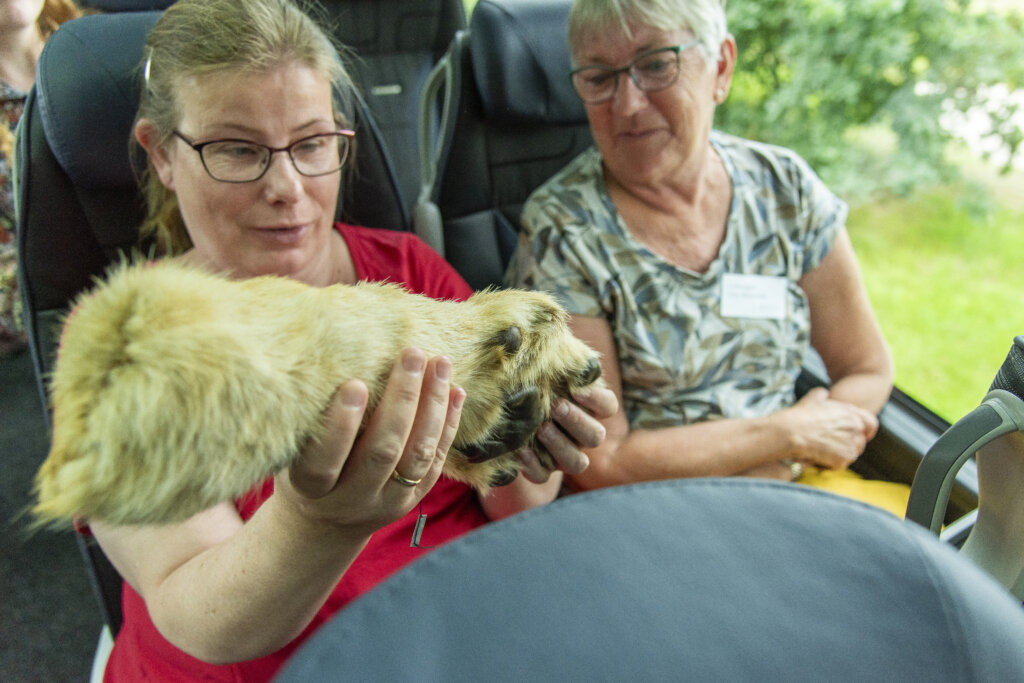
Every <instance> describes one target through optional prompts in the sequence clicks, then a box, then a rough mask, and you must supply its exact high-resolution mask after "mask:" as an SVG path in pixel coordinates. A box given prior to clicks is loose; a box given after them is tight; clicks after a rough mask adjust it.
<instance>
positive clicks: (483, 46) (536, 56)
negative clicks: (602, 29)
mask: <svg viewBox="0 0 1024 683" xmlns="http://www.w3.org/2000/svg"><path fill="white" fill-rule="evenodd" d="M570 4H571V2H570V0H550V1H546V2H537V1H536V0H532V1H531V0H500V1H497V0H493V1H492V0H481V2H479V3H478V4H477V5H476V7H475V8H474V10H473V14H472V16H471V18H470V26H469V29H468V31H465V32H462V33H460V34H459V35H458V36H457V37H456V39H455V40H454V41H453V43H452V46H451V48H450V49H449V52H448V53H447V55H446V56H445V60H446V64H445V65H444V66H446V67H447V70H445V69H443V68H439V69H438V70H437V71H436V72H435V73H436V77H437V78H439V79H443V80H444V82H443V84H441V85H440V86H439V88H438V90H439V92H440V96H441V98H442V99H443V98H444V97H449V98H451V99H450V111H451V116H450V118H449V120H448V121H447V122H446V125H445V126H444V127H443V128H442V131H441V137H440V140H439V141H438V143H437V145H438V146H437V149H436V154H434V155H433V157H434V160H435V162H436V167H435V168H434V169H433V175H434V178H436V180H435V181H434V182H433V183H432V184H431V185H430V186H428V187H427V188H425V190H424V191H423V192H422V193H421V199H424V200H426V201H429V202H431V203H433V204H434V205H436V207H437V208H438V209H439V211H440V217H441V222H442V226H441V232H442V233H443V245H444V253H445V257H446V258H447V259H448V261H449V262H450V263H451V264H452V265H454V266H455V268H456V269H457V270H458V271H459V272H460V273H461V274H462V276H463V277H464V278H466V280H467V281H468V282H469V284H470V285H472V286H473V287H474V288H476V289H481V288H483V287H486V286H489V285H500V284H501V281H502V277H503V275H504V270H505V266H506V264H507V263H508V260H509V258H510V257H511V255H512V252H513V250H514V249H515V245H516V241H517V239H518V225H519V214H520V212H521V210H522V205H523V202H524V201H525V200H526V198H527V197H528V196H529V194H530V193H531V192H532V191H533V190H534V189H536V188H537V187H538V186H539V185H541V184H542V183H543V182H544V181H545V180H547V179H548V178H549V177H551V176H552V175H554V174H555V172H556V171H558V170H559V169H561V168H562V167H563V166H564V165H565V164H567V163H568V162H569V161H570V160H572V159H573V158H574V157H575V156H576V155H577V154H579V153H580V152H581V151H583V150H584V149H586V148H587V147H589V146H590V144H591V136H590V128H589V126H588V125H587V119H586V114H585V112H584V109H583V105H582V103H581V102H580V101H579V99H578V98H577V97H576V95H575V93H574V92H573V89H572V84H571V82H570V80H569V76H568V73H569V68H570V61H569V48H568V43H567V35H566V34H567V30H568V15H569V6H570ZM422 120H423V119H422V117H421V121H422ZM432 163H434V162H432ZM417 230H418V231H419V229H417Z"/></svg>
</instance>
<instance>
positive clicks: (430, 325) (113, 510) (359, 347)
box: [33, 261, 601, 524]
mask: <svg viewBox="0 0 1024 683" xmlns="http://www.w3.org/2000/svg"><path fill="white" fill-rule="evenodd" d="M407 346H416V347H419V348H421V349H423V350H424V351H425V352H426V353H428V354H430V355H438V354H444V355H447V356H448V357H450V358H451V359H452V365H453V371H454V374H453V381H454V382H455V383H456V384H459V385H461V386H462V387H463V388H464V389H465V390H466V394H467V396H466V401H465V404H464V407H463V410H462V420H461V423H460V426H459V431H458V434H457V436H456V439H455V444H454V447H453V448H452V449H451V451H450V452H449V455H448V459H447V461H446V462H445V473H446V474H447V475H449V476H450V477H452V478H454V479H458V480H461V481H465V482H467V483H469V484H471V485H473V486H475V487H477V488H481V489H482V488H486V487H488V486H491V485H495V484H501V483H508V482H509V481H511V480H512V479H514V478H515V476H516V474H517V472H518V465H517V460H516V459H515V456H514V455H512V452H513V451H515V450H517V449H518V448H520V447H522V446H527V445H530V446H532V447H533V448H534V449H535V450H536V451H537V452H538V454H540V455H541V457H542V459H546V460H547V463H546V464H548V465H549V466H551V465H553V463H552V462H551V459H550V456H549V455H547V454H546V452H545V451H544V450H543V449H542V448H541V447H540V446H539V444H537V443H535V441H534V438H535V435H536V431H537V429H538V427H539V426H540V424H541V423H542V422H544V421H545V420H547V419H548V417H549V416H550V411H551V406H552V403H553V402H554V400H555V399H556V398H557V397H558V396H566V397H568V396H571V395H572V394H573V393H574V392H577V391H579V390H582V389H584V388H587V387H589V386H591V385H593V384H594V383H596V382H599V381H600V380H599V375H600V372H601V371H600V364H599V361H598V356H597V354H596V353H595V352H594V351H593V350H591V349H590V348H589V347H587V346H586V345H585V344H584V343H583V342H581V341H579V340H578V339H576V338H575V337H573V336H572V334H571V333H570V332H569V329H568V327H567V325H566V314H565V312H564V311H563V310H562V309H561V308H560V307H559V306H558V305H557V304H556V303H555V302H554V301H553V300H552V299H551V298H550V297H548V296H547V295H544V294H541V293H537V292H525V291H518V290H506V291H485V292H479V293H476V294H474V295H473V296H472V297H471V298H470V299H469V300H468V301H466V302H462V303H457V302H451V301H437V300H434V299H430V298H427V297H425V296H420V295H415V294H409V293H408V292H406V291H405V290H404V289H402V288H401V287H400V286H398V285H389V284H375V283H360V284H358V285H355V286H346V285H335V286H332V287H326V288H315V287H308V286H306V285H303V284H301V283H299V282H296V281H294V280H290V279H287V278H280V277H260V278H253V279H249V280H229V279H226V278H223V277H219V276H216V275H211V274H208V273H205V272H203V271H200V270H197V269H195V268H191V267H187V266H184V265H180V264H177V263H174V262H170V261H165V262H160V263H155V264H142V265H130V266H129V265H122V266H120V267H118V268H116V269H115V270H113V271H112V273H111V274H110V275H109V277H108V278H107V280H106V281H105V282H104V283H102V284H100V286H98V287H97V288H96V289H95V290H94V291H92V292H90V293H89V294H87V295H85V296H83V297H82V298H81V299H80V300H79V301H78V302H77V305H76V306H75V307H74V310H73V312H72V313H71V315H70V316H69V317H68V319H67V322H66V324H65V327H64V331H63V335H62V337H61V348H60V351H59V353H58V359H57V364H56V368H55V370H54V373H53V377H52V380H51V387H50V390H51V401H52V406H53V440H52V447H51V449H50V453H49V455H48V457H47V459H46V461H45V462H44V463H43V465H42V467H41V468H40V470H39V473H38V474H37V475H36V496H37V504H36V506H35V508H34V510H33V511H34V513H35V515H36V517H37V519H39V520H40V521H41V522H42V523H61V522H66V521H69V520H70V519H72V518H73V517H75V516H79V517H82V518H85V519H89V518H96V519H102V520H105V521H107V522H110V523H114V524H158V523H167V522H174V521H181V520H184V519H187V518H188V517H190V516H192V515H193V514H195V513H197V512H200V511H201V510H205V509H207V508H209V507H211V506H213V505H215V504H217V503H221V502H225V501H232V500H235V499H237V498H238V497H240V496H241V495H243V494H244V493H246V492H247V491H248V490H249V489H251V488H252V487H253V486H254V485H255V484H256V483H258V482H260V481H262V480H263V479H265V478H266V477H268V476H270V475H272V474H274V473H275V472H278V471H280V470H282V469H284V468H286V467H288V466H289V465H290V464H291V463H292V462H293V461H294V460H295V458H296V457H297V456H298V454H299V452H300V450H301V448H302V446H303V444H304V443H305V442H306V440H307V439H309V438H315V437H316V436H317V435H318V434H319V432H320V429H321V421H322V418H323V412H324V410H325V409H326V407H327V405H328V404H329V402H330V399H331V397H332V396H333V394H334V392H335V391H336V389H337V387H338V386H339V385H340V384H341V383H343V382H344V381H346V380H348V379H352V378H358V379H361V380H363V381H364V382H366V384H367V386H368V387H369V388H370V406H369V408H368V409H367V413H368V414H369V413H370V412H371V411H372V408H373V406H374V405H375V404H376V402H377V400H379V397H380V394H381V392H382V391H383V387H384V383H385V382H386V380H387V377H388V375H389V373H390V371H391V367H392V365H393V363H394V361H395V359H396V358H398V356H399V353H400V351H401V350H402V349H403V348H405V347H407Z"/></svg>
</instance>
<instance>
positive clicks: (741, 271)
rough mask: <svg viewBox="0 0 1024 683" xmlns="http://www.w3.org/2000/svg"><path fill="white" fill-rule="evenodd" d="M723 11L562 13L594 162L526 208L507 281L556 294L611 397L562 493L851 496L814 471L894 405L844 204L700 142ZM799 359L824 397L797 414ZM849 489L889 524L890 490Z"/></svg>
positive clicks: (720, 6)
mask: <svg viewBox="0 0 1024 683" xmlns="http://www.w3.org/2000/svg"><path fill="white" fill-rule="evenodd" d="M724 5H725V3H724V2H723V1H722V0H576V2H575V3H574V4H573V6H572V10H571V13H570V18H569V49H570V52H571V57H572V62H573V66H574V68H573V71H572V73H571V78H572V83H573V86H574V87H575V89H576V92H577V94H578V95H579V96H580V98H581V99H582V100H583V102H584V104H585V107H586V112H587V116H588V119H589V123H590V128H591V132H592V133H593V137H594V143H595V145H594V147H592V148H591V149H589V150H587V151H585V152H584V153H582V154H581V155H580V156H579V157H577V158H576V159H575V160H573V161H572V162H570V163H569V164H568V166H567V167H566V168H564V169H563V170H562V171H560V172H559V173H557V174H556V175H555V176H554V177H552V178H551V179H550V180H549V181H548V182H546V183H545V184H544V185H543V186H541V187H540V188H538V189H537V190H536V191H535V192H534V193H533V194H532V195H531V197H530V198H529V200H528V201H527V202H526V204H525V205H524V209H523V214H522V232H521V235H520V241H519V245H518V248H517V252H516V255H515V256H514V257H513V259H512V262H511V263H510V265H509V270H508V273H507V276H506V284H507V285H509V286H512V287H523V288H527V289H539V290H545V291H549V292H551V293H553V294H554V295H555V296H556V298H557V299H558V300H559V301H560V303H562V304H563V305H564V306H565V307H566V308H567V309H568V310H569V312H570V313H571V314H572V329H573V331H574V332H575V333H576V335H577V336H578V337H580V338H581V339H583V340H584V341H586V342H587V343H589V344H590V345H591V346H592V347H593V348H594V349H596V350H597V351H599V352H600V353H601V354H602V355H603V376H604V378H605V379H606V381H607V382H608V385H609V386H610V387H611V388H612V389H613V390H614V391H615V393H616V394H617V395H618V398H619V400H620V409H619V410H618V411H617V412H616V414H615V415H614V416H612V417H611V418H608V419H606V420H604V424H605V427H606V428H607V438H606V439H605V440H604V442H603V443H602V445H601V446H600V447H598V448H596V449H592V450H590V451H588V454H589V456H590V460H591V465H590V467H589V468H587V470H586V471H585V472H583V473H582V474H578V475H574V476H572V477H571V481H570V484H571V486H572V487H573V488H575V489H593V488H598V487H603V486H611V485H616V484H624V483H629V482H636V481H644V480H654V479H667V478H675V477H701V476H731V475H744V476H755V477H767V478H770V479H781V480H787V481H788V480H795V479H803V480H804V481H810V480H812V479H813V477H814V476H816V477H817V481H818V482H819V483H822V484H823V485H824V486H825V487H828V486H829V482H832V481H834V482H835V486H836V488H838V489H839V490H842V491H848V490H849V488H850V485H851V482H850V479H849V477H847V476H846V475H838V477H832V476H829V473H832V472H843V471H845V470H846V468H847V467H848V466H849V465H850V464H851V463H853V462H854V461H855V460H856V459H857V457H858V456H859V455H860V454H861V453H862V452H863V451H864V448H865V444H866V443H867V442H868V441H869V440H870V439H871V438H872V437H873V436H874V435H875V433H876V430H877V429H878V420H877V418H876V415H877V413H878V412H879V411H880V410H881V408H882V406H883V405H884V404H885V402H886V400H887V398H888V396H889V393H890V391H891V389H892V377H893V364H892V359H891V356H890V352H889V349H888V346H887V344H886V341H885V339H884V337H883V334H882V331H881V329H880V327H879V325H878V323H877V321H876V319H875V315H874V312H873V310H872V307H871V304H870V302H869V300H868V296H867V292H866V290H865V287H864V284H863V281H862V278H861V274H860V271H859V268H858V265H857V260H856V257H855V255H854V251H853V248H852V246H851V243H850V239H849V237H848V235H847V232H846V228H845V220H846V215H847V207H846V205H845V204H844V203H843V202H842V201H841V200H840V199H839V198H837V197H836V196H835V195H834V194H833V193H832V192H830V191H829V189H828V188H827V187H826V186H825V185H824V184H823V183H822V181H821V180H819V178H818V177H817V176H816V175H815V173H814V172H813V171H812V169H811V168H810V167H809V166H808V165H807V163H806V162H804V161H803V159H801V158H800V157H799V156H797V155H796V154H795V153H793V152H792V151H790V150H787V149H783V148H779V147H776V146H772V145H768V144H762V143H758V142H754V141H750V140H744V139H741V138H738V137H734V136H732V135H727V134H724V133H722V132H719V131H716V130H714V128H713V123H714V114H715V108H716V107H717V106H718V105H719V104H721V103H722V102H723V101H724V100H725V98H726V97H727V96H728V93H729V87H730V83H731V80H732V77H733V69H734V67H735V65H736V54H737V46H736V43H735V41H734V39H733V38H732V36H731V35H730V34H729V33H728V31H727V27H726V18H725V8H724ZM811 347H813V348H814V349H815V350H816V351H817V352H818V354H820V356H821V358H822V360H823V361H824V364H825V367H826V368H827V370H828V373H829V376H830V378H831V382H832V383H831V387H830V388H829V389H825V388H816V389H813V390H811V391H810V392H809V393H808V394H807V395H805V396H803V397H802V398H800V399H799V400H797V398H796V395H795V384H796V380H797V377H798V375H799V374H800V371H801V367H802V365H803V363H804V359H805V357H806V355H807V353H808V351H809V350H810V348H811ZM812 475H813V476H812ZM851 476H852V475H851ZM853 486H854V488H857V489H858V490H859V491H858V492H857V493H856V494H855V495H857V496H858V497H867V498H869V499H875V500H876V502H879V503H880V504H882V505H884V506H886V507H888V508H889V509H891V510H893V511H894V512H896V511H899V512H898V514H899V515H900V516H902V514H903V510H904V509H905V505H906V495H907V491H906V487H903V486H902V485H897V484H890V483H888V482H856V483H853ZM865 488H867V489H870V490H871V491H872V492H867V491H864V489H865ZM901 508H902V509H901Z"/></svg>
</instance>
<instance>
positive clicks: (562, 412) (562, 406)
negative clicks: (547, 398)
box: [551, 398, 569, 418]
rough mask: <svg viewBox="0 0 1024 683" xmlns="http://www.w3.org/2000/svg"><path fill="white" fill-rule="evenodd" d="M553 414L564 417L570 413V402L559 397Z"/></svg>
mask: <svg viewBox="0 0 1024 683" xmlns="http://www.w3.org/2000/svg"><path fill="white" fill-rule="evenodd" d="M551 414H552V416H554V417H556V418H562V417H565V416H566V415H568V414H569V402H568V401H566V400H565V399H564V398H560V399H558V402H556V403H555V408H554V410H552V411H551Z"/></svg>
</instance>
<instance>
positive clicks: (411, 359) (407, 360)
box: [402, 349, 427, 373]
mask: <svg viewBox="0 0 1024 683" xmlns="http://www.w3.org/2000/svg"><path fill="white" fill-rule="evenodd" d="M426 364H427V358H426V356H424V355H423V352H422V351H420V350H419V349H406V350H405V352H404V353H403V354H402V367H403V368H405V369H406V370H407V371H408V372H414V373H420V372H423V368H424V367H425V366H426Z"/></svg>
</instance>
